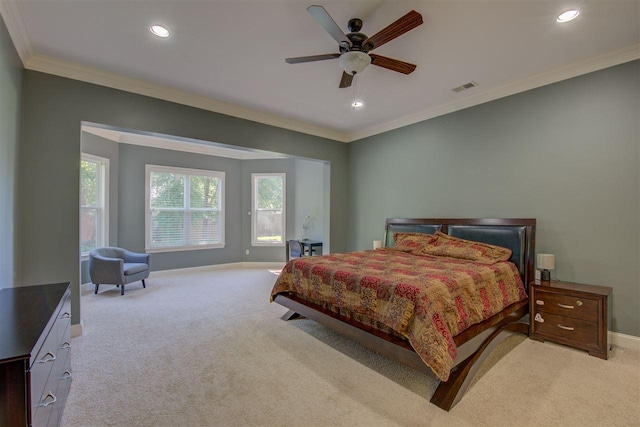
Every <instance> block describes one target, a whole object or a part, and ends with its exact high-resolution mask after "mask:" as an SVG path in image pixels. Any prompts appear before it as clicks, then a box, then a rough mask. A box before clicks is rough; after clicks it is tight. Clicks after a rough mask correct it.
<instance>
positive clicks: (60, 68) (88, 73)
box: [0, 0, 640, 142]
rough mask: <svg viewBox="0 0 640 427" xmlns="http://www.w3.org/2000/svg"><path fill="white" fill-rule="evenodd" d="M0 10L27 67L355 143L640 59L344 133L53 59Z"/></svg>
mask: <svg viewBox="0 0 640 427" xmlns="http://www.w3.org/2000/svg"><path fill="white" fill-rule="evenodd" d="M0 13H1V14H2V17H3V19H4V21H5V24H6V25H7V29H8V31H9V34H10V35H11V39H12V41H13V43H14V46H15V47H16V50H17V52H18V55H19V56H20V59H21V60H22V63H23V64H24V66H25V68H27V69H29V70H34V71H40V72H43V73H48V74H54V75H58V76H61V77H67V78H71V79H75V80H80V81H84V82H87V83H93V84H97V85H101V86H106V87H111V88H114V89H120V90H124V91H127V92H131V93H137V94H140V95H145V96H149V97H153V98H158V99H163V100H165V101H170V102H176V103H178V104H183V105H189V106H192V107H196V108H201V109H204V110H208V111H213V112H216V113H220V114H226V115H229V116H233V117H238V118H242V119H246V120H251V121H254V122H258V123H263V124H266V125H270V126H276V127H279V128H283V129H288V130H292V131H296V132H301V133H305V134H309V135H314V136H318V137H321V138H327V139H331V140H335V141H340V142H352V141H356V140H359V139H363V138H367V137H369V136H373V135H377V134H380V133H383V132H388V131H390V130H394V129H398V128H401V127H404V126H408V125H411V124H414V123H418V122H421V121H425V120H428V119H432V118H434V117H438V116H441V115H444V114H448V113H452V112H454V111H458V110H462V109H465V108H469V107H473V106H475V105H479V104H483V103H485V102H490V101H494V100H496V99H499V98H503V97H506V96H510V95H514V94H517V93H520V92H524V91H527V90H531V89H535V88H537V87H541V86H546V85H548V84H552V83H556V82H559V81H561V80H566V79H570V78H573V77H577V76H580V75H583V74H587V73H591V72H594V71H598V70H601V69H604V68H608V67H612V66H615V65H619V64H622V63H625V62H629V61H634V60H637V59H640V43H636V44H633V45H630V46H627V47H624V48H620V49H616V50H613V51H611V52H607V53H605V54H602V55H597V56H594V57H591V58H587V59H584V60H581V61H576V62H573V63H570V64H567V65H564V66H562V67H557V68H554V69H552V70H549V71H545V72H542V73H538V74H535V75H533V76H529V77H526V78H524V79H519V80H516V81H513V82H510V83H507V84H505V85H502V86H500V87H497V88H493V89H489V90H487V91H484V92H481V93H476V94H475V95H472V96H469V97H466V98H463V99H460V100H458V101H455V102H451V103H448V104H445V105H441V106H438V107H436V108H432V109H428V110H424V111H420V112H417V113H414V114H411V115H409V116H406V117H402V118H400V119H396V120H391V121H388V122H385V123H382V124H380V125H377V126H373V127H368V128H365V129H362V130H359V131H356V132H350V133H346V132H339V131H335V130H330V129H325V128H322V127H319V126H314V125H311V124H308V123H303V122H299V121H295V120H290V119H286V118H283V117H279V116H276V115H273V114H268V113H264V112H261V111H258V110H253V109H249V108H244V107H239V106H236V105H233V104H229V103H225V102H221V101H216V100H214V99H211V98H207V97H203V96H200V95H195V94H191V93H187V92H183V91H180V90H176V89H172V88H168V87H165V86H161V85H156V84H152V83H148V82H145V81H143V80H138V79H132V78H128V77H124V76H120V75H117V74H113V73H109V72H106V71H102V70H99V69H96V68H91V67H86V66H83V65H79V64H77V63H73V62H69V61H64V60H61V59H57V58H51V57H48V56H45V55H40V54H36V53H35V52H34V51H33V48H32V46H31V42H30V40H29V36H28V32H27V30H26V26H25V25H24V21H23V19H22V14H21V12H20V7H19V5H18V2H16V1H6V0H0Z"/></svg>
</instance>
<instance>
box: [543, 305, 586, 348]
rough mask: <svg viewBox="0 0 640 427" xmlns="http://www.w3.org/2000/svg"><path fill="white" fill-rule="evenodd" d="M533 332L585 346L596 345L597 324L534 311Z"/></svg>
mask: <svg viewBox="0 0 640 427" xmlns="http://www.w3.org/2000/svg"><path fill="white" fill-rule="evenodd" d="M532 327H533V332H534V333H539V334H544V335H553V336H556V337H562V338H564V339H567V340H571V341H575V342H579V343H581V344H584V345H587V346H597V345H598V324H597V323H594V322H587V321H585V320H580V319H574V318H571V317H566V316H558V315H556V314H551V313H545V312H540V311H538V312H536V314H535V316H534V319H533V322H532Z"/></svg>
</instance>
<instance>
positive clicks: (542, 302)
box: [536, 299, 544, 305]
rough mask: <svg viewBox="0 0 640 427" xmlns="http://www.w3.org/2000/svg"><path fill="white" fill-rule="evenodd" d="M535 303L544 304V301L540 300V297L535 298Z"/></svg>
mask: <svg viewBox="0 0 640 427" xmlns="http://www.w3.org/2000/svg"><path fill="white" fill-rule="evenodd" d="M536 304H538V305H544V301H542V300H541V299H537V300H536Z"/></svg>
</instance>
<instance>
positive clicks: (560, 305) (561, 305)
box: [558, 303, 573, 309]
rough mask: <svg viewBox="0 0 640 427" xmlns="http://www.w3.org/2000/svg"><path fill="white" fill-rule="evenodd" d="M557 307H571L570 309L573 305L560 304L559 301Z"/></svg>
mask: <svg viewBox="0 0 640 427" xmlns="http://www.w3.org/2000/svg"><path fill="white" fill-rule="evenodd" d="M558 307H561V308H571V309H573V306H572V305H565V304H560V303H558Z"/></svg>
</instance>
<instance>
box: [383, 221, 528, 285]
mask: <svg viewBox="0 0 640 427" xmlns="http://www.w3.org/2000/svg"><path fill="white" fill-rule="evenodd" d="M436 231H441V232H443V233H446V234H449V235H451V236H453V237H458V238H461V239H466V240H473V241H475V242H482V243H489V244H491V245H497V246H502V247H505V248H509V249H511V251H512V252H513V254H512V256H511V260H510V261H511V262H513V263H514V264H515V265H516V266H517V267H518V270H519V271H520V275H521V277H522V281H523V283H524V285H525V286H528V284H529V282H530V281H532V280H533V279H534V269H533V259H534V253H535V234H536V220H535V219H533V218H496V219H494V218H449V219H442V218H437V219H430V218H390V219H387V222H386V226H385V236H384V243H385V246H391V245H393V233H396V232H410V233H426V234H433V233H435V232H436Z"/></svg>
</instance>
